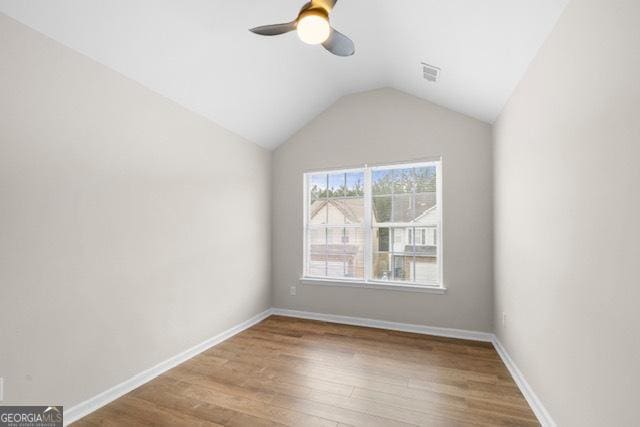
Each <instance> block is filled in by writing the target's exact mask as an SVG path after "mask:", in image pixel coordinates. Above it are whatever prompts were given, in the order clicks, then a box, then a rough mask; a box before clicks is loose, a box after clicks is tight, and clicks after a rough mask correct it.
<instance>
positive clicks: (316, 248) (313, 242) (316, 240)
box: [307, 228, 327, 276]
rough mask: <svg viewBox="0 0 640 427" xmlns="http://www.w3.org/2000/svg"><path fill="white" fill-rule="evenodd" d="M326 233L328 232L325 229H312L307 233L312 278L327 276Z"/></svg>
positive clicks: (308, 260) (308, 261)
mask: <svg viewBox="0 0 640 427" xmlns="http://www.w3.org/2000/svg"><path fill="white" fill-rule="evenodd" d="M326 232H327V230H326V229H324V228H312V229H309V230H308V231H307V233H308V234H307V241H308V259H307V266H308V267H307V269H308V274H309V275H311V276H326V274H327V248H326V243H327V237H326Z"/></svg>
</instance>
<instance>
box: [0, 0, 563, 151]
mask: <svg viewBox="0 0 640 427" xmlns="http://www.w3.org/2000/svg"><path fill="white" fill-rule="evenodd" d="M567 1H568V0H519V1H513V0H491V1H464V0H449V1H435V0H396V1H382V0H371V1H367V2H366V4H365V2H364V1H346V0H340V1H339V2H338V3H337V5H336V8H335V9H334V11H333V13H332V16H331V19H332V24H333V25H334V26H335V27H336V28H337V29H339V30H340V31H341V32H343V33H345V34H347V35H348V36H350V37H351V38H352V39H353V40H354V42H355V46H356V54H355V55H354V56H352V57H349V58H340V57H336V56H334V55H331V54H329V53H328V52H326V51H325V50H323V49H322V48H321V47H319V46H308V45H305V44H304V43H302V42H301V41H300V40H298V38H297V36H296V34H295V33H289V34H285V35H282V36H278V37H260V36H257V35H255V34H252V33H250V32H249V31H248V29H249V28H251V27H255V26H257V25H262V24H269V23H277V22H288V21H290V20H291V19H293V18H294V17H295V15H296V13H297V11H298V10H299V9H300V7H301V6H302V5H303V4H304V2H305V0H270V1H255V0H235V1H200V0H183V1H164V2H158V1H153V0H128V1H118V2H114V1H104V0H83V1H77V0H56V1H48V0H28V1H27V0H0V12H3V13H5V14H7V15H9V16H11V17H13V18H14V19H17V20H18V21H20V22H22V23H24V24H26V25H28V26H30V27H32V28H34V29H36V30H37V31H40V32H42V33H44V34H46V35H47V36H49V37H51V38H53V39H54V40H57V41H58V42H60V43H62V44H64V45H66V46H68V47H70V48H72V49H75V50H76V51H78V52H80V53H83V54H85V55H87V56H89V57H90V58H93V59H94V60H96V61H98V62H100V63H102V64H104V65H106V66H108V67H110V68H112V69H113V70H116V71H118V72H120V73H122V74H123V75H125V76H127V77H129V78H131V79H133V80H136V81H138V82H140V83H141V84H143V85H144V86H146V87H148V88H150V89H152V90H154V91H156V92H158V93H160V94H162V95H164V96H166V97H167V98H169V99H172V100H174V101H176V102H177V103H179V104H181V105H182V106H184V107H186V108H188V109H190V110H192V111H194V112H196V113H199V114H202V115H204V116H205V117H207V118H209V119H210V120H212V121H214V122H215V123H217V124H218V125H220V126H222V127H224V128H226V129H228V130H231V131H233V132H234V133H236V134H238V135H240V136H242V137H244V138H245V139H247V140H249V141H252V142H254V143H256V144H259V145H262V146H264V147H267V148H274V147H276V146H278V145H279V144H281V143H283V142H285V141H287V140H288V139H289V138H290V137H291V136H292V135H293V134H294V133H295V132H296V131H298V130H299V129H300V128H302V127H303V126H304V125H305V124H307V123H308V122H309V121H310V120H311V119H313V118H314V117H315V116H317V115H318V114H319V113H320V112H322V111H323V110H325V109H326V108H327V107H329V106H330V105H331V104H333V103H334V102H335V101H336V100H337V99H338V98H340V97H342V96H344V95H347V94H351V93H355V92H362V91H367V90H371V89H377V88H381V87H391V88H395V89H397V90H400V91H403V92H406V93H409V94H412V95H415V96H418V97H420V98H423V99H426V100H429V101H431V102H434V103H436V104H439V105H442V106H444V107H447V108H449V109H451V110H454V111H457V112H460V113H463V114H466V115H468V116H471V117H475V118H477V119H479V120H481V121H484V122H488V123H490V122H492V121H493V120H494V119H495V118H496V117H497V116H498V114H499V113H500V111H501V110H502V107H503V106H504V104H505V103H506V101H507V99H508V98H509V96H510V94H511V93H512V91H513V89H514V88H515V86H516V84H517V83H518V82H519V80H520V79H521V77H522V76H523V75H524V72H525V71H526V68H527V66H528V64H529V63H530V61H531V60H532V58H533V57H534V55H535V53H536V52H537V50H538V48H539V47H540V46H541V44H542V42H543V41H544V39H545V38H546V36H547V35H548V34H549V32H550V31H551V29H552V27H553V26H554V25H555V22H556V20H557V18H558V17H559V15H560V13H561V11H562V10H563V8H564V6H565V5H566V3H567ZM423 61H424V62H427V63H429V64H431V65H435V66H437V67H440V68H441V69H442V73H441V77H440V80H439V81H438V82H437V83H428V82H427V81H425V80H424V78H423V76H422V69H421V67H420V63H421V62H423Z"/></svg>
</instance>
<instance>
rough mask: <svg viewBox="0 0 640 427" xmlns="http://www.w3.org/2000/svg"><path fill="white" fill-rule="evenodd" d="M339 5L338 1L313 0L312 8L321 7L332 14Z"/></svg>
mask: <svg viewBox="0 0 640 427" xmlns="http://www.w3.org/2000/svg"><path fill="white" fill-rule="evenodd" d="M336 3H338V0H311V7H321V8H323V9H324V10H326V11H327V12H331V9H333V8H334V7H335V5H336Z"/></svg>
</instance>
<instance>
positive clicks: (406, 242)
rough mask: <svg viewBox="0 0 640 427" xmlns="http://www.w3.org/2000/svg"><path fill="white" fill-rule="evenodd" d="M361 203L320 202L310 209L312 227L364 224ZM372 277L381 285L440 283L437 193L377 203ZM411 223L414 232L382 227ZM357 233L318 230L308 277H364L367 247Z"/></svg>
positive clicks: (382, 199)
mask: <svg viewBox="0 0 640 427" xmlns="http://www.w3.org/2000/svg"><path fill="white" fill-rule="evenodd" d="M363 203H364V202H363V199H362V198H358V197H353V198H338V199H321V200H316V201H313V202H312V203H311V206H310V212H309V223H310V224H316V225H321V224H362V223H363V221H364V220H363V218H364V204H363ZM373 203H374V206H373V218H372V223H373V224H372V225H373V227H374V228H377V232H376V233H374V234H373V238H374V241H373V242H372V245H373V248H374V251H373V276H374V277H375V278H377V279H379V280H385V281H386V280H396V281H408V282H421V283H423V282H437V281H438V278H439V273H438V263H437V242H438V236H437V228H436V226H435V225H434V224H436V223H437V216H438V212H437V206H436V197H435V193H431V192H429V193H418V194H415V195H410V194H406V195H404V194H403V195H396V196H380V197H374V202H373ZM385 222H396V223H400V222H411V223H412V224H415V226H412V227H396V228H389V227H384V223H385ZM363 235H364V234H363V233H362V231H361V229H359V228H357V227H355V228H354V227H337V228H333V227H332V228H326V229H325V228H319V229H317V230H315V231H314V232H312V233H311V236H310V239H309V240H310V241H309V242H308V245H309V246H308V250H309V255H310V256H309V274H311V275H318V276H325V275H326V276H331V277H353V278H362V277H364V264H365V260H364V250H363V248H364V245H365V244H366V242H365V241H364V238H363Z"/></svg>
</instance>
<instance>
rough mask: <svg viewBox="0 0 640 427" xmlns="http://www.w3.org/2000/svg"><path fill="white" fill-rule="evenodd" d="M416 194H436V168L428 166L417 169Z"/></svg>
mask: <svg viewBox="0 0 640 427" xmlns="http://www.w3.org/2000/svg"><path fill="white" fill-rule="evenodd" d="M414 173H415V177H416V178H415V179H416V192H417V193H435V192H436V167H435V166H426V167H422V168H415V169H414Z"/></svg>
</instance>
